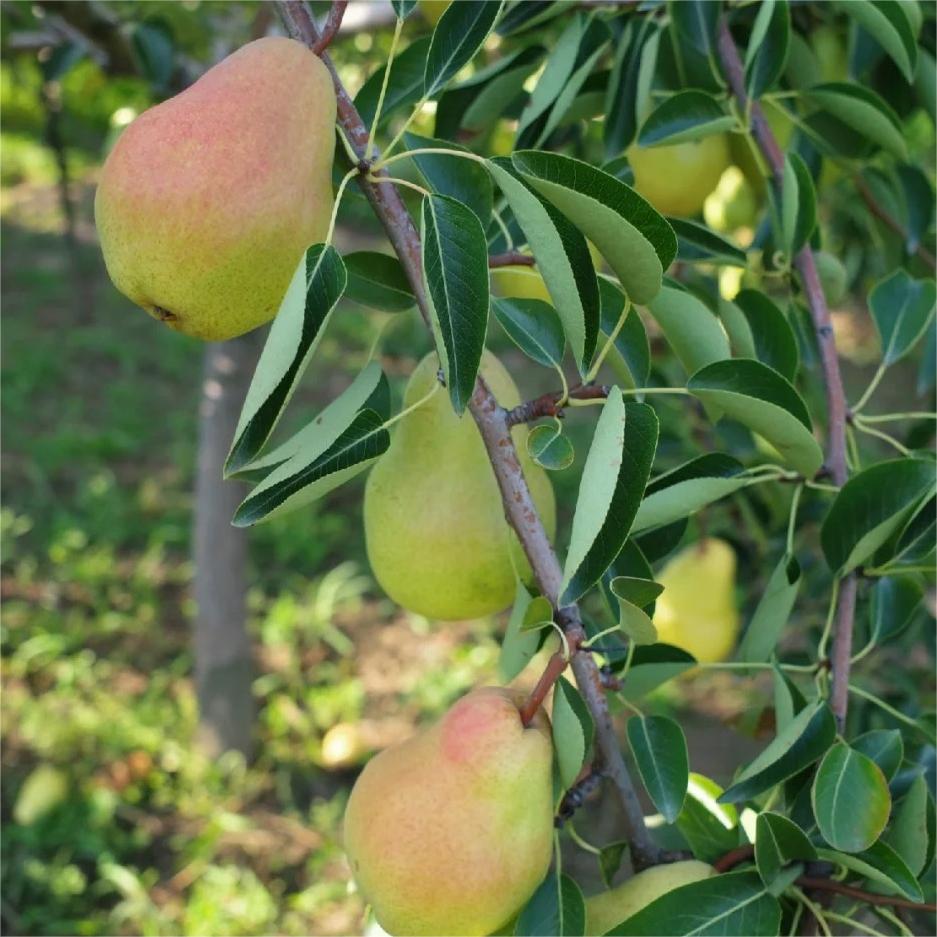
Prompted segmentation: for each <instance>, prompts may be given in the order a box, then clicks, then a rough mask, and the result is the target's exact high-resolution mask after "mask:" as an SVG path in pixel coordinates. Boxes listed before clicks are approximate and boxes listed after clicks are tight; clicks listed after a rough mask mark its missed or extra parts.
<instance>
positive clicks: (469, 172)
mask: <svg viewBox="0 0 937 937" xmlns="http://www.w3.org/2000/svg"><path fill="white" fill-rule="evenodd" d="M404 143H405V145H406V147H407V149H408V150H416V149H448V150H457V151H459V152H462V153H467V152H469V151H468V150H467V149H466V148H465V147H464V146H459V145H458V144H457V143H450V142H449V141H448V140H436V139H434V138H433V137H421V136H419V134H415V133H405V134H404ZM413 162H414V163H416V166H417V169H419V171H420V174H421V175H422V176H423V178H424V179H425V180H426V182H427V183H428V185H429V186H430V188H431V189H432V191H434V192H436V193H437V194H439V195H448V196H449V197H450V198H453V199H455V201H457V202H461V203H462V204H463V205H464V206H465V207H466V208H470V209H471V210H472V211H473V212H475V214H476V215H477V216H478V220H479V221H480V222H481V223H482V227H485V226H486V225H487V224H488V221H489V219H490V218H491V205H492V201H493V187H492V184H491V176H490V175H489V174H488V171H487V169H486V168H485V166H484V165H483V164H482V163H479V162H476V161H475V160H472V159H464V158H463V157H461V156H448V155H446V154H443V153H421V154H419V155H418V156H414V157H413Z"/></svg>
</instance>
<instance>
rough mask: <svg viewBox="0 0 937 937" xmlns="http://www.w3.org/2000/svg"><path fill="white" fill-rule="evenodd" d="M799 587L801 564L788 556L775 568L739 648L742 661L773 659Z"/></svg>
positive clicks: (783, 557)
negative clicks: (772, 656)
mask: <svg viewBox="0 0 937 937" xmlns="http://www.w3.org/2000/svg"><path fill="white" fill-rule="evenodd" d="M799 587H800V564H799V563H798V562H797V558H796V557H793V556H790V555H789V554H785V555H784V556H782V557H781V559H780V561H779V562H778V565H777V566H775V568H774V571H773V572H772V573H771V576H770V578H769V579H768V584H767V585H766V586H765V591H764V593H762V596H761V598H760V599H759V600H758V607H757V608H756V609H755V613H754V615H752V620H751V623H750V624H749V626H748V630H747V631H746V632H745V635H744V636H743V638H742V643H741V645H740V646H739V650H738V658H739V660H743V661H746V662H748V663H753V662H758V661H766V660H770V659H771V655H772V654H773V653H774V649H775V647H777V643H778V640H779V639H780V637H781V632H782V631H783V630H784V626H785V625H786V624H787V621H788V619H789V618H790V617H791V611H792V610H793V608H794V602H795V601H796V600H797V590H798V588H799Z"/></svg>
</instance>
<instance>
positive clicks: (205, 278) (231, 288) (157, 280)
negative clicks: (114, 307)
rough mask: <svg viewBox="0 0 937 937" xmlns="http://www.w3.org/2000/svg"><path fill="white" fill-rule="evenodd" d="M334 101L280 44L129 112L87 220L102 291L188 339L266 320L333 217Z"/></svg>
mask: <svg viewBox="0 0 937 937" xmlns="http://www.w3.org/2000/svg"><path fill="white" fill-rule="evenodd" d="M334 124H335V92H334V90H333V87H332V79H331V77H330V76H329V73H328V70H327V69H326V67H325V66H324V65H323V64H322V62H321V60H320V59H319V58H318V57H317V56H316V55H314V54H313V53H312V52H310V51H309V50H308V49H307V48H306V47H305V46H303V45H302V44H301V43H299V42H295V41H294V40H292V39H283V38H266V39H258V40H257V41H256V42H251V43H249V44H248V45H246V46H244V47H243V48H241V49H239V50H238V51H237V52H235V53H234V54H233V55H230V56H228V58H226V59H225V60H224V61H223V62H220V63H219V64H218V65H216V66H215V67H214V68H211V69H209V70H208V71H207V72H206V73H205V74H204V75H203V76H202V77H201V78H200V79H199V80H198V81H196V82H195V84H193V85H192V86H191V87H190V88H188V89H187V90H185V91H183V92H182V93H181V94H178V95H176V96H175V97H174V98H170V99H169V100H168V101H165V102H163V103H162V104H159V105H157V106H156V107H153V108H151V109H150V110H148V111H146V112H145V113H143V114H141V115H140V116H139V117H138V118H137V119H136V120H134V121H133V123H131V124H130V126H129V127H128V128H127V129H126V130H125V131H124V132H123V134H122V135H121V136H120V139H119V140H118V141H117V144H116V146H115V147H114V149H113V150H112V151H111V153H110V154H109V156H108V158H107V161H106V162H105V164H104V168H103V170H102V172H101V181H100V184H99V186H98V191H97V195H96V197H95V206H94V208H95V221H96V224H97V228H98V235H99V237H100V239H101V248H102V250H103V252H104V261H105V264H106V265H107V271H108V273H109V274H110V277H111V279H112V280H113V281H114V285H115V286H116V287H117V288H118V289H119V290H120V291H121V292H122V293H123V294H124V295H125V296H127V297H128V298H129V299H132V300H133V301H134V302H135V303H136V304H137V305H138V306H142V307H143V308H144V309H145V310H146V311H147V312H148V313H150V315H152V316H154V317H155V318H157V319H160V320H162V321H163V322H165V323H166V324H167V325H169V326H170V327H172V328H174V329H176V330H177V331H179V332H184V333H185V334H187V335H193V336H195V337H196V338H201V339H206V340H209V341H221V340H224V339H228V338H233V337H234V336H236V335H241V334H243V333H244V332H248V331H250V330H251V329H254V328H256V327H257V326H259V325H262V324H263V323H264V322H268V321H269V320H270V319H272V318H273V317H274V316H275V315H276V313H277V310H278V309H279V307H280V303H281V302H282V300H283V296H284V294H285V293H286V288H287V287H288V286H289V283H290V279H291V278H292V276H293V273H294V272H295V270H296V266H297V265H298V263H299V261H300V258H301V257H302V256H303V253H304V252H305V251H306V249H307V248H308V247H309V246H310V245H311V244H313V243H316V242H318V241H322V240H324V238H325V234H326V231H327V230H328V224H329V218H330V215H331V211H332V155H333V151H334V146H335V130H334Z"/></svg>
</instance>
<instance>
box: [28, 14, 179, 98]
mask: <svg viewBox="0 0 937 937" xmlns="http://www.w3.org/2000/svg"><path fill="white" fill-rule="evenodd" d="M130 44H131V50H132V52H133V57H134V58H135V59H136V61H137V62H138V63H139V67H140V71H141V72H142V73H143V76H144V77H145V78H146V80H147V81H148V82H150V83H151V84H152V85H154V86H155V87H157V88H167V87H168V86H169V80H170V79H171V78H172V73H173V71H174V69H175V66H176V63H175V52H176V50H175V46H174V44H173V39H172V33H171V32H170V30H169V28H168V26H166V25H164V24H163V23H160V22H144V23H139V24H138V25H137V26H135V27H134V29H133V32H132V33H131V34H130ZM77 48H78V50H79V52H80V51H81V47H80V46H79V47H77ZM68 59H71V60H73V61H74V55H69V56H68V57H67V59H65V60H66V61H68ZM57 64H58V66H59V67H58V69H56V70H57V71H58V73H59V74H58V75H57V76H56V75H54V74H52V69H46V74H45V79H46V81H54V80H57V79H60V78H61V76H62V75H64V73H65V71H66V70H67V69H62V68H61V63H57Z"/></svg>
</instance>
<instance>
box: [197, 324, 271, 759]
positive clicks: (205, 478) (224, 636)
mask: <svg viewBox="0 0 937 937" xmlns="http://www.w3.org/2000/svg"><path fill="white" fill-rule="evenodd" d="M263 334H264V333H263V331H262V330H260V331H256V332H253V333H251V334H250V335H245V336H242V337H241V338H236V339H233V340H232V341H229V342H223V343H218V344H211V345H209V346H208V347H207V348H206V351H205V364H204V376H203V382H202V399H201V405H200V411H199V442H198V468H197V476H196V484H195V557H194V558H195V600H196V602H197V604H198V612H197V616H196V620H195V676H196V684H197V690H198V703H199V742H200V744H201V745H202V746H203V748H204V749H205V750H206V751H207V752H208V753H209V754H212V755H217V754H220V753H221V752H224V751H230V750H234V751H239V752H241V753H242V754H243V755H244V756H245V757H247V758H249V757H250V754H251V737H252V731H253V722H254V702H253V698H252V695H251V682H252V679H253V667H252V664H251V648H250V640H249V638H248V634H247V616H246V604H245V596H246V592H247V532H246V531H245V530H239V529H237V528H235V527H232V526H231V518H232V517H233V515H234V512H235V509H236V508H237V506H238V504H240V502H241V500H242V499H243V497H244V486H243V485H241V484H239V483H237V482H230V481H229V482H224V481H222V469H223V467H224V460H225V457H226V456H227V454H228V448H229V446H230V445H231V439H232V437H233V435H234V431H235V428H236V426H237V420H238V415H239V413H240V410H241V405H242V403H243V402H244V397H245V395H246V393H247V388H248V386H249V384H250V379H251V375H252V374H253V370H254V366H255V365H256V363H257V357H258V354H259V351H260V347H261V344H262V339H263Z"/></svg>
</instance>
